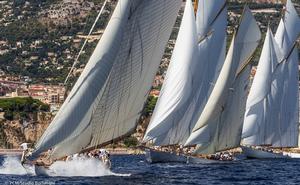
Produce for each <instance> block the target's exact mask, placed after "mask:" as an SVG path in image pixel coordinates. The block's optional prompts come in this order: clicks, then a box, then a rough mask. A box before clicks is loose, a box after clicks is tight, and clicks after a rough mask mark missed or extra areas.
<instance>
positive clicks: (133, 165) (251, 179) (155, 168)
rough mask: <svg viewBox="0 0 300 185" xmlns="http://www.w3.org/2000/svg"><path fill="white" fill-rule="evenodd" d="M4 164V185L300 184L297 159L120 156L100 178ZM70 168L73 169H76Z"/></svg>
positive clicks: (0, 177) (0, 176)
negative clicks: (199, 160) (204, 160)
mask: <svg viewBox="0 0 300 185" xmlns="http://www.w3.org/2000/svg"><path fill="white" fill-rule="evenodd" d="M0 164H1V165H0V184H4V185H17V184H20V185H54V184H66V185H74V184H87V185H88V184H109V185H111V184H125V185H127V184H130V185H131V184H132V185H145V184H153V185H158V184H168V185H173V184H174V185H185V184H187V185H188V184H189V185H192V184H245V185H246V184H278V185H279V184H280V185H281V184H300V160H296V159H280V160H240V161H235V162H228V163H218V164H176V163H166V164H148V163H147V162H146V161H145V157H144V156H143V155H116V156H112V164H113V166H112V169H111V172H104V171H103V172H101V173H100V174H99V175H100V176H98V177H87V176H76V177H74V176H73V177H68V176H65V174H64V176H63V177H61V176H55V177H46V176H34V175H28V174H23V173H24V171H22V169H21V168H20V165H19V161H17V160H16V158H4V157H1V158H0ZM69 168H70V169H71V168H72V169H73V168H74V166H69ZM73 170H74V169H73ZM76 170H79V172H81V173H82V174H85V175H87V174H89V173H93V171H95V170H100V171H101V170H104V169H99V168H98V169H95V168H94V167H87V166H84V165H83V166H76ZM77 172H78V171H77ZM77 175H78V174H77ZM102 175H103V176H102Z"/></svg>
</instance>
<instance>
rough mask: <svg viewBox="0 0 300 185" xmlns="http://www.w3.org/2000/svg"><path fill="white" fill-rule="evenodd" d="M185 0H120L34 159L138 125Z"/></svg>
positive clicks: (91, 144) (94, 143)
mask: <svg viewBox="0 0 300 185" xmlns="http://www.w3.org/2000/svg"><path fill="white" fill-rule="evenodd" d="M180 6H181V0H172V1H170V0H120V1H118V3H117V5H116V7H115V10H114V13H113V15H112V16H111V18H110V21H109V23H108V25H107V27H106V29H105V31H104V34H103V35H102V37H101V40H100V41H99V43H98V45H97V46H96V48H95V50H94V52H93V54H92V56H91V57H90V59H89V61H88V63H87V64H86V66H85V68H84V71H83V72H82V74H81V76H80V77H79V79H78V80H77V82H76V83H75V85H74V87H73V88H72V90H71V92H70V94H69V95H68V97H67V98H66V100H65V102H64V104H63V105H62V107H61V108H60V110H59V112H58V113H57V114H56V116H55V118H54V119H53V121H52V122H51V124H50V125H49V127H48V128H47V129H46V131H45V132H44V133H43V135H42V136H41V138H40V139H39V140H38V142H37V144H36V145H35V146H34V150H33V152H32V154H31V156H29V157H28V159H29V160H35V159H37V158H38V157H39V156H40V155H41V154H42V153H44V152H46V151H48V150H49V149H50V150H51V153H50V157H51V158H52V159H59V158H62V157H65V156H68V155H71V154H74V153H79V152H81V151H88V150H92V149H95V148H96V147H99V146H105V145H107V144H110V143H112V142H113V141H117V140H120V139H122V138H124V137H126V136H128V135H130V134H131V133H132V132H134V131H135V128H136V126H137V123H138V121H139V117H140V115H141V113H142V110H143V107H144V104H145V102H146V99H147V96H148V93H149V91H150V88H151V84H152V81H153V79H154V76H155V74H156V71H157V69H158V67H159V64H160V60H161V58H162V55H163V53H164V50H165V46H166V44H167V41H168V39H169V37H170V35H171V31H172V28H173V25H174V23H175V20H176V17H177V14H178V11H179V9H180Z"/></svg>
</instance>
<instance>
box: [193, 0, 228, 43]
mask: <svg viewBox="0 0 300 185" xmlns="http://www.w3.org/2000/svg"><path fill="white" fill-rule="evenodd" d="M225 7H226V0H209V1H207V0H199V1H198V8H197V13H196V25H197V32H198V36H199V38H201V37H205V36H206V35H207V34H208V33H209V32H210V31H211V30H212V29H211V27H212V26H213V24H214V22H215V21H216V20H217V19H218V18H225V20H226V18H227V15H226V14H225V15H224V14H223V13H224V11H223V10H224V9H225V12H226V8H225ZM220 14H223V15H221V16H220ZM214 31H217V30H214Z"/></svg>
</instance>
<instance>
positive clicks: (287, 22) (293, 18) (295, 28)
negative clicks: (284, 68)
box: [275, 0, 300, 57]
mask: <svg viewBox="0 0 300 185" xmlns="http://www.w3.org/2000/svg"><path fill="white" fill-rule="evenodd" d="M299 33H300V18H299V16H298V14H297V11H296V9H295V7H294V6H293V3H292V2H291V0H287V1H286V7H285V14H284V18H283V19H281V21H280V23H279V26H278V28H277V32H276V34H275V40H276V42H277V44H278V45H279V47H280V48H281V49H282V50H283V54H285V55H284V57H286V55H287V53H289V52H290V50H291V48H292V46H293V44H294V42H295V41H296V39H297V38H298V36H299Z"/></svg>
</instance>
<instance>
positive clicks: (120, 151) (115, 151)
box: [0, 148, 145, 156]
mask: <svg viewBox="0 0 300 185" xmlns="http://www.w3.org/2000/svg"><path fill="white" fill-rule="evenodd" d="M106 150H108V152H109V153H110V154H111V155H139V154H145V152H144V151H143V150H140V149H133V148H106ZM22 151H23V150H22V149H0V156H4V155H22Z"/></svg>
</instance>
